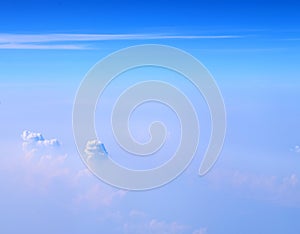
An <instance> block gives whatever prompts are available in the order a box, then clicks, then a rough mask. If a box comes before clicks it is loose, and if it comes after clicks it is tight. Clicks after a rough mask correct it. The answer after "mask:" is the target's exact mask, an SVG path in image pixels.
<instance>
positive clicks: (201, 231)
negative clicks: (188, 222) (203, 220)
mask: <svg viewBox="0 0 300 234" xmlns="http://www.w3.org/2000/svg"><path fill="white" fill-rule="evenodd" d="M193 234H207V228H200V229H197V230H195V231H193Z"/></svg>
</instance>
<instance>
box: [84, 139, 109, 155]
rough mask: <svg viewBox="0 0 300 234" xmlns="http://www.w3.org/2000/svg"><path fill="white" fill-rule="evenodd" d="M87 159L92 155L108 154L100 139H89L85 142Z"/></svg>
mask: <svg viewBox="0 0 300 234" xmlns="http://www.w3.org/2000/svg"><path fill="white" fill-rule="evenodd" d="M84 152H85V154H86V157H87V160H89V159H91V158H93V157H104V156H107V155H108V152H107V150H106V149H105V146H104V144H103V143H101V141H98V140H91V141H88V142H87V143H86V146H85V150H84Z"/></svg>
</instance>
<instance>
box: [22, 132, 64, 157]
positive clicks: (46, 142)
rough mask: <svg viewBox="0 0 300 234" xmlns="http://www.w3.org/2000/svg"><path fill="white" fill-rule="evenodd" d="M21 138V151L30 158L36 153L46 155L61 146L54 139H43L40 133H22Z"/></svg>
mask: <svg viewBox="0 0 300 234" xmlns="http://www.w3.org/2000/svg"><path fill="white" fill-rule="evenodd" d="M21 138H22V139H23V143H22V146H23V151H24V152H25V153H26V155H27V156H28V157H31V156H32V155H33V154H34V153H36V152H40V153H41V154H46V153H48V151H49V150H50V151H51V150H54V149H57V148H59V147H60V145H61V144H60V142H59V141H58V140H57V139H55V138H54V139H45V138H44V137H43V135H42V134H41V133H36V132H31V131H28V130H25V131H23V133H22V134H21Z"/></svg>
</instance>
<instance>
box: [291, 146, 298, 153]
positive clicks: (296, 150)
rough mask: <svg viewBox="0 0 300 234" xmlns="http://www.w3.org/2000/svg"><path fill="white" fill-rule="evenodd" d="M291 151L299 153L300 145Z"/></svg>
mask: <svg viewBox="0 0 300 234" xmlns="http://www.w3.org/2000/svg"><path fill="white" fill-rule="evenodd" d="M291 151H293V152H295V153H297V154H299V153H300V146H299V145H296V146H294V148H292V149H291Z"/></svg>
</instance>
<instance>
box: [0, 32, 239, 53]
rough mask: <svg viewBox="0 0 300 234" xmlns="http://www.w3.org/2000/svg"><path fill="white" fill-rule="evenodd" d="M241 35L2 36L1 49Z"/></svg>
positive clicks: (68, 47)
mask: <svg viewBox="0 0 300 234" xmlns="http://www.w3.org/2000/svg"><path fill="white" fill-rule="evenodd" d="M239 37H241V36H239V35H167V34H160V33H157V34H0V49H39V50H41V49H55V50H57V49H60V50H82V49H91V47H89V46H86V45H82V44H78V43H82V42H97V41H114V40H157V39H160V40H164V39H186V40H190V39H231V38H239Z"/></svg>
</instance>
